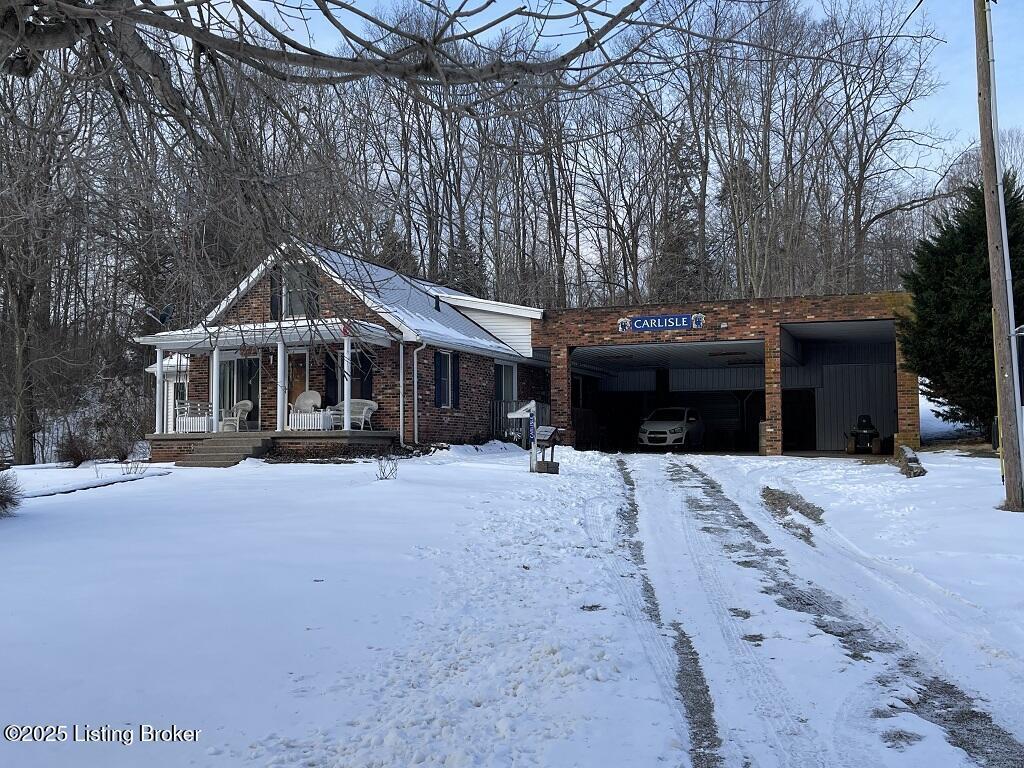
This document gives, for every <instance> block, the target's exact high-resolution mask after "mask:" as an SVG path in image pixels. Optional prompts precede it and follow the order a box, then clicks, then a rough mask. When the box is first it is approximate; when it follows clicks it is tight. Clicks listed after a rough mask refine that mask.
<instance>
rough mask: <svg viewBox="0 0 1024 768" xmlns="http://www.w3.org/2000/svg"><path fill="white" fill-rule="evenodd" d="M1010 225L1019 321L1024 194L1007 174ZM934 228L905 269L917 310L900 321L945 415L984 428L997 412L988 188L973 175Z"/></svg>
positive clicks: (903, 338)
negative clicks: (987, 208) (986, 199)
mask: <svg viewBox="0 0 1024 768" xmlns="http://www.w3.org/2000/svg"><path fill="white" fill-rule="evenodd" d="M1005 182H1006V183H1005V190H1006V225H1007V233H1008V235H1009V243H1010V262H1011V267H1012V270H1013V276H1014V280H1013V287H1014V291H1013V293H1014V304H1015V306H1016V308H1017V323H1018V324H1020V323H1022V322H1024V303H1022V298H1024V196H1022V194H1021V190H1020V189H1019V188H1018V185H1017V183H1016V179H1015V177H1014V176H1013V175H1012V174H1010V175H1007V176H1006V179H1005ZM934 224H935V233H934V234H933V235H931V236H930V237H926V238H924V239H922V240H920V241H918V244H917V247H916V248H915V250H914V257H913V265H912V269H911V271H910V272H909V273H907V274H905V275H904V276H903V280H904V284H905V285H906V287H907V290H908V291H910V294H911V296H912V297H913V299H914V314H913V316H912V317H907V318H904V319H902V320H901V321H900V323H899V329H898V333H899V339H900V344H901V345H902V348H903V353H904V356H905V357H906V361H907V364H908V366H909V367H910V368H912V369H914V370H915V371H917V372H918V373H919V374H920V375H921V376H922V377H924V379H926V384H925V386H924V391H925V393H926V394H927V395H928V396H929V397H930V398H932V399H933V400H935V401H936V402H938V403H939V405H940V406H941V408H940V409H939V410H938V414H939V416H940V417H942V418H943V419H945V420H947V421H959V422H963V423H965V424H970V425H972V426H974V427H978V428H980V429H982V430H983V431H984V432H985V433H986V434H987V433H988V431H989V429H990V428H991V426H992V421H993V419H994V418H995V416H996V387H995V379H994V371H995V362H994V359H993V352H992V285H991V282H990V279H989V269H988V234H987V231H986V227H985V193H984V191H983V190H982V188H981V186H980V185H978V184H977V183H976V182H971V183H969V184H968V185H967V186H966V187H965V188H964V192H963V196H962V198H961V199H960V200H959V201H958V203H957V204H956V205H955V206H954V207H953V208H952V209H950V210H947V211H946V212H944V213H943V214H941V215H939V216H937V217H936V218H935V219H934Z"/></svg>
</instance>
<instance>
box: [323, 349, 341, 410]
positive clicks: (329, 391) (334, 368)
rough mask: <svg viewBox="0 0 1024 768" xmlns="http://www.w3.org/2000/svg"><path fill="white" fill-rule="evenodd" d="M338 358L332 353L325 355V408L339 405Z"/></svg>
mask: <svg viewBox="0 0 1024 768" xmlns="http://www.w3.org/2000/svg"><path fill="white" fill-rule="evenodd" d="M338 384H339V381H338V358H336V357H335V356H334V355H333V354H331V353H330V352H327V353H326V354H325V355H324V401H323V404H324V407H325V408H326V407H327V406H328V405H338V404H339V397H338V389H339V387H338Z"/></svg>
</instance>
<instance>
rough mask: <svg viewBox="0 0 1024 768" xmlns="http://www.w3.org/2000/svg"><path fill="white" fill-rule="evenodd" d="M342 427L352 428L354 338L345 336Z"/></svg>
mask: <svg viewBox="0 0 1024 768" xmlns="http://www.w3.org/2000/svg"><path fill="white" fill-rule="evenodd" d="M342 429H352V339H351V338H349V337H348V336H346V337H345V421H344V422H343V424H342Z"/></svg>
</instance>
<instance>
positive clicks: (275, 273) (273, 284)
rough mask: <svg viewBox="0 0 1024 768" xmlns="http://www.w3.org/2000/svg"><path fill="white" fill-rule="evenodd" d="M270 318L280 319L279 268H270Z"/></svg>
mask: <svg viewBox="0 0 1024 768" xmlns="http://www.w3.org/2000/svg"><path fill="white" fill-rule="evenodd" d="M270 319H271V320H280V319H281V270H280V269H279V268H278V267H274V269H272V270H270Z"/></svg>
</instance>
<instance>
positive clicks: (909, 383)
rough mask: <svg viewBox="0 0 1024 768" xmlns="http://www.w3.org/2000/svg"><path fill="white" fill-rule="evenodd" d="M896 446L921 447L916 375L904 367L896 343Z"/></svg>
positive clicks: (898, 345)
mask: <svg viewBox="0 0 1024 768" xmlns="http://www.w3.org/2000/svg"><path fill="white" fill-rule="evenodd" d="M893 442H894V443H895V444H896V446H900V445H909V446H910V447H911V448H920V447H921V412H920V405H919V402H918V383H917V374H916V373H915V372H914V371H911V370H910V369H908V368H907V367H906V361H905V360H904V359H903V350H902V349H900V344H899V342H898V341H897V342H896V434H895V436H894V438H893Z"/></svg>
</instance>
